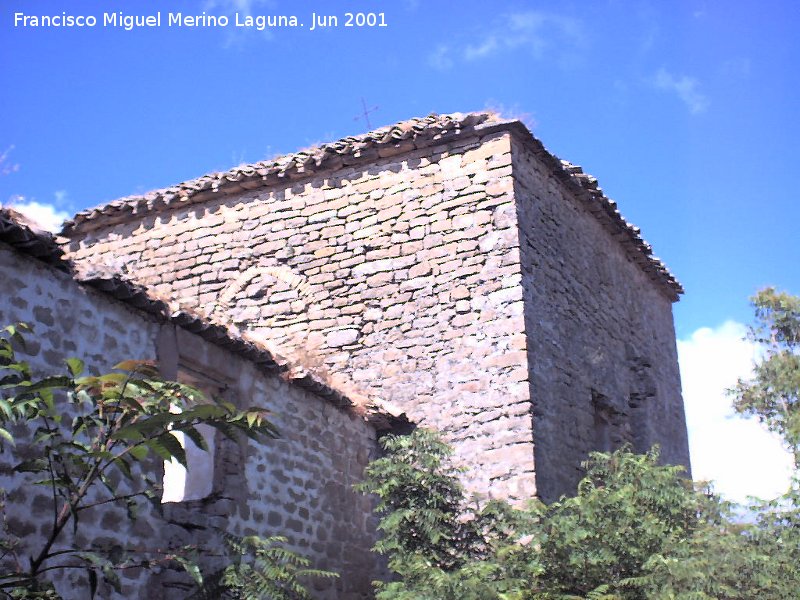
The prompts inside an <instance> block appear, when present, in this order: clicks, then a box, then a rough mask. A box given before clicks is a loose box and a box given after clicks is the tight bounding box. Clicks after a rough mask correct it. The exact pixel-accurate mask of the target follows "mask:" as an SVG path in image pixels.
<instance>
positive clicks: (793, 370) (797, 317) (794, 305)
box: [731, 288, 800, 469]
mask: <svg viewBox="0 0 800 600" xmlns="http://www.w3.org/2000/svg"><path fill="white" fill-rule="evenodd" d="M751 300H752V304H753V307H754V308H755V319H756V320H755V324H754V325H753V326H751V327H750V331H749V336H748V337H750V339H752V340H753V341H755V342H756V343H758V344H759V346H760V347H761V348H762V349H763V352H764V356H763V358H762V359H761V360H759V361H757V362H756V364H755V366H754V369H753V377H752V378H751V379H749V380H742V379H740V380H739V382H738V384H737V385H736V387H734V388H733V389H732V390H731V394H732V396H733V401H734V407H735V409H736V410H737V411H738V412H740V413H742V414H745V415H753V416H756V417H758V419H759V420H760V421H761V422H762V423H764V425H766V426H767V428H769V429H770V430H771V431H775V432H776V433H778V434H779V435H780V436H781V437H783V439H784V441H785V442H786V444H787V446H788V447H789V448H790V450H791V451H792V452H793V454H794V462H795V468H796V469H798V468H800V297H797V296H792V295H790V294H787V293H785V292H778V291H777V290H775V289H774V288H767V289H764V290H761V291H760V292H758V293H757V294H756V295H755V296H753V298H752V299H751Z"/></svg>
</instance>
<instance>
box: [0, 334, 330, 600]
mask: <svg viewBox="0 0 800 600" xmlns="http://www.w3.org/2000/svg"><path fill="white" fill-rule="evenodd" d="M29 331H30V330H29V328H28V327H26V326H24V325H17V326H10V327H6V328H5V329H4V330H3V331H2V335H0V392H1V393H2V395H0V444H2V446H1V447H0V449H2V450H3V451H5V452H9V453H10V454H11V458H12V461H11V462H12V464H14V462H15V463H16V464H14V466H13V471H14V472H15V473H16V474H17V475H16V478H17V481H22V482H23V483H22V485H25V486H34V485H36V486H45V488H46V489H47V490H49V495H50V496H51V503H52V522H51V523H50V524H49V526H47V528H46V529H45V530H44V531H45V534H44V536H43V538H42V541H41V544H40V546H38V547H36V548H34V552H33V553H32V554H31V555H30V557H26V558H23V557H22V556H20V555H19V550H20V548H21V547H22V544H21V540H20V539H17V538H15V537H14V536H12V535H9V533H8V529H7V528H6V531H5V532H4V534H3V538H2V540H0V561H2V562H0V567H2V571H0V596H2V597H14V598H57V597H58V596H57V595H56V594H55V590H54V588H53V586H52V584H51V582H50V580H49V578H50V576H51V575H53V574H57V573H59V572H64V571H65V570H67V569H84V570H85V571H86V574H87V579H88V584H89V588H90V589H89V595H90V596H92V597H93V596H94V595H95V593H96V590H97V587H98V581H99V578H100V577H102V578H103V579H104V580H105V581H106V582H107V583H109V584H110V585H111V586H113V587H114V588H116V589H117V590H118V591H119V589H120V579H119V575H118V574H119V572H120V570H124V569H128V568H153V567H155V566H158V565H165V564H167V563H173V564H175V565H176V566H177V565H180V566H181V567H183V568H184V569H185V570H186V571H187V572H188V573H189V574H190V575H191V576H192V577H193V578H194V579H195V580H196V582H197V585H198V588H199V589H200V590H201V592H203V591H204V590H207V589H209V588H210V587H212V586H213V587H214V588H215V589H216V590H217V591H218V592H219V590H227V592H226V593H229V595H228V596H226V597H232V598H234V597H235V598H287V599H288V598H306V597H308V596H307V595H304V594H305V591H304V588H303V586H302V585H301V584H300V583H299V581H300V580H299V579H298V578H299V577H302V576H308V575H328V576H330V575H331V574H324V573H320V572H315V571H311V570H308V569H305V568H304V567H305V566H306V564H307V563H306V561H305V560H304V559H302V558H301V557H299V556H297V555H295V554H294V553H292V552H290V551H288V550H286V549H284V548H282V546H281V543H282V540H279V539H274V538H273V539H267V540H261V539H260V538H256V537H249V538H245V539H243V540H239V541H238V542H235V543H234V542H231V544H229V545H228V548H227V551H225V552H220V551H219V550H218V549H215V550H214V551H213V552H211V554H213V555H214V556H215V557H216V558H217V559H220V558H222V559H223V560H225V559H227V560H228V561H230V565H229V567H227V568H226V569H224V570H223V571H222V572H223V573H224V575H225V577H224V578H217V580H215V579H214V578H213V577H212V578H211V579H210V580H209V581H206V580H204V579H203V577H202V575H201V573H200V570H199V568H198V566H197V564H196V562H195V560H194V559H195V558H197V557H199V556H200V555H202V554H203V553H209V552H208V551H207V549H203V548H197V547H185V548H178V549H167V550H165V549H159V548H151V549H142V548H137V549H131V548H126V547H124V546H122V545H119V546H114V547H111V548H107V547H106V548H78V547H74V546H72V545H70V544H69V543H68V539H67V538H68V537H69V536H68V535H67V534H66V532H69V531H72V533H73V534H74V533H76V532H78V531H80V527H81V523H82V521H81V517H82V515H84V513H85V512H86V511H88V510H90V509H93V508H97V507H101V506H108V505H121V506H123V507H125V508H126V509H127V514H128V517H129V518H131V519H133V518H135V517H136V512H137V509H138V506H139V501H140V500H143V499H146V500H149V501H151V502H152V504H153V506H154V507H155V509H156V510H160V508H161V506H160V494H159V493H158V491H159V486H158V485H157V482H156V481H155V478H154V476H153V474H154V471H156V470H157V469H155V468H154V467H155V466H156V464H157V463H158V462H159V461H161V460H164V461H169V460H173V459H174V460H177V461H178V462H179V463H180V464H182V465H183V466H184V467H186V466H187V461H186V453H185V450H184V448H183V447H182V446H181V444H180V443H179V442H178V439H177V438H176V437H175V435H174V433H176V432H182V433H184V434H185V436H186V438H187V439H189V440H191V441H192V442H193V443H194V444H196V445H197V446H198V447H200V448H202V449H204V450H208V448H207V445H206V442H205V440H204V438H203V436H202V435H201V434H200V432H199V431H198V429H197V426H198V425H201V424H202V425H208V426H211V427H213V428H215V429H217V430H218V431H220V432H222V434H224V435H225V436H227V437H229V438H237V437H239V436H246V437H248V438H251V439H254V440H257V441H263V440H265V439H269V438H274V437H276V436H277V431H276V429H275V427H274V426H273V425H272V423H271V422H270V421H269V420H268V418H267V417H268V413H267V411H266V410H264V409H263V408H260V407H250V408H247V409H245V410H240V409H238V408H237V407H235V406H234V405H233V404H231V403H229V402H226V401H224V400H221V399H217V398H206V397H204V396H203V395H202V393H201V392H199V391H198V390H196V389H195V388H192V387H190V386H186V385H183V384H180V383H177V382H174V381H165V380H164V379H162V378H161V377H160V376H159V374H158V371H157V369H155V367H153V366H152V365H150V364H148V363H146V362H141V361H127V362H124V363H120V364H118V365H117V366H116V367H115V368H114V369H115V370H114V372H111V373H107V374H103V375H99V376H87V375H83V370H84V365H83V363H82V361H80V360H78V359H74V358H73V359H68V360H67V361H66V365H65V373H64V374H63V375H55V376H47V377H43V378H37V377H35V376H34V373H33V372H32V370H31V368H30V366H29V364H28V363H27V362H25V361H23V360H20V359H19V358H18V357H17V350H18V349H21V348H22V349H24V347H25V338H24V334H27V333H28V332H29ZM31 489H32V488H31ZM0 508H2V507H0ZM230 539H231V540H234V538H230ZM27 550H28V551H30V548H27ZM267 584H269V585H267ZM279 591H281V593H282V594H283V595H281V594H280V593H278V592H279ZM223 596H224V595H223V594H222V593H218V594H217V595H216V596H215V597H223Z"/></svg>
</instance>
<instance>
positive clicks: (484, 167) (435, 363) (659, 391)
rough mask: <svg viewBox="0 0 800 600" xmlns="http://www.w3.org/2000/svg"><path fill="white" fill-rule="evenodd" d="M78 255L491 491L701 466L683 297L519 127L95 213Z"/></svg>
mask: <svg viewBox="0 0 800 600" xmlns="http://www.w3.org/2000/svg"><path fill="white" fill-rule="evenodd" d="M64 234H65V235H67V236H68V237H69V238H70V242H69V244H68V253H69V255H70V256H71V257H72V258H73V259H74V260H75V261H77V262H78V263H82V262H92V263H97V262H99V263H104V264H105V265H107V266H108V267H110V268H112V269H113V270H116V271H119V272H123V273H125V274H126V275H127V276H128V277H130V278H132V279H133V280H135V281H138V282H140V283H142V284H143V285H145V286H146V287H148V288H149V289H152V290H155V291H156V292H157V293H158V294H159V295H162V296H164V297H167V298H169V299H170V300H171V301H172V302H175V303H178V304H182V305H187V306H191V307H193V309H194V310H200V311H203V312H204V313H205V314H206V315H208V318H209V319H211V320H214V321H217V322H221V323H226V324H234V325H235V326H236V327H238V328H240V329H241V330H243V331H247V332H248V333H249V334H250V335H252V336H254V337H255V338H256V339H260V340H262V341H263V342H264V343H265V344H268V345H271V346H273V347H276V348H279V349H281V351H283V352H287V353H289V354H290V355H292V356H294V357H295V358H296V359H297V360H299V361H301V362H304V363H307V364H309V366H310V367H311V368H316V369H317V371H318V372H319V373H320V374H322V375H325V374H333V375H331V376H333V377H334V380H335V381H337V382H339V383H338V385H339V386H344V387H346V388H348V389H350V388H353V389H357V390H359V391H361V392H364V393H369V394H370V395H372V396H374V397H378V398H382V399H385V400H388V401H390V402H392V403H395V404H397V405H398V406H400V407H401V408H402V409H403V410H405V411H406V413H407V414H408V415H409V417H410V418H411V420H412V421H415V422H418V423H421V424H424V425H427V426H430V427H434V428H437V429H440V430H442V431H444V432H445V433H446V434H447V436H448V438H449V439H450V440H451V441H452V442H453V443H454V444H455V447H456V452H457V455H458V456H459V458H460V459H461V460H462V461H463V463H464V464H465V465H467V466H468V467H469V471H468V473H467V476H466V481H467V483H468V484H469V486H470V487H471V488H472V489H474V490H476V491H479V492H483V493H486V494H492V495H499V496H506V497H511V498H516V499H519V498H525V497H529V496H533V495H538V496H539V497H541V498H543V499H545V500H553V499H555V498H557V497H558V496H559V495H560V494H562V493H564V492H567V491H570V490H571V489H573V487H574V486H575V484H576V482H577V480H578V479H579V477H580V474H581V473H580V467H579V465H580V462H581V461H582V460H583V459H584V458H585V457H586V455H587V453H588V452H589V451H591V450H594V449H608V448H610V447H612V446H614V445H617V444H620V443H622V442H624V441H627V442H630V443H631V444H633V447H634V448H635V449H637V450H644V449H646V448H649V447H650V446H651V445H652V444H654V443H659V444H660V445H661V448H662V453H663V457H664V459H665V460H666V461H668V462H670V463H675V464H684V465H687V466H688V464H689V455H688V444H687V435H686V426H685V421H684V412H683V403H682V399H681V394H680V378H679V373H678V363H677V356H676V346H675V333H674V328H673V321H672V312H671V305H672V302H674V301H676V300H677V299H678V295H679V294H680V293H681V292H682V290H681V287H680V285H679V284H678V283H677V281H676V280H675V279H674V277H673V276H672V275H671V274H670V273H669V272H668V271H667V269H666V268H665V267H664V265H663V264H662V263H661V262H660V261H659V260H658V259H656V258H655V257H653V255H652V253H651V249H650V247H649V246H648V245H647V244H646V243H645V242H644V241H643V240H642V239H641V238H640V237H639V232H638V229H636V228H635V227H633V226H631V225H630V224H629V223H627V222H626V221H625V220H624V219H623V218H622V217H621V216H620V214H619V212H618V211H617V210H616V207H615V204H614V202H613V201H611V200H609V199H608V198H607V197H606V196H605V195H604V194H603V192H602V191H601V190H600V188H599V187H598V186H597V182H596V180H595V179H594V178H592V177H589V176H587V175H585V174H583V173H582V171H581V169H580V168H578V167H575V166H572V165H570V164H569V163H566V162H563V161H559V160H557V159H556V158H555V157H554V156H553V155H551V154H550V153H548V152H547V151H546V150H545V149H544V147H543V146H542V144H541V143H540V142H539V141H538V140H536V139H535V138H534V137H533V136H532V135H531V133H530V132H529V131H528V130H527V128H526V127H525V126H524V125H523V124H522V123H520V122H519V121H514V120H502V119H500V118H498V117H496V116H494V115H491V114H486V113H480V114H466V115H462V114H454V115H444V116H438V115H431V116H429V117H426V118H421V119H412V120H409V121H405V122H402V123H398V124H396V125H394V126H391V127H386V128H383V129H379V130H376V131H373V132H371V133H367V134H365V135H361V136H357V137H350V138H345V139H342V140H339V141H338V142H334V143H331V144H324V145H322V146H319V147H317V148H313V149H310V150H307V151H301V152H298V153H295V154H292V155H289V156H284V157H280V158H277V159H274V160H269V161H264V162H260V163H255V164H250V165H243V166H240V167H237V168H234V169H231V170H230V171H228V172H225V173H213V174H210V175H206V176H204V177H200V178H198V179H195V180H192V181H188V182H185V183H182V184H179V185H176V186H174V187H170V188H166V189H163V190H159V191H156V192H152V193H150V194H146V195H144V196H140V197H130V198H124V199H122V200H119V201H116V202H112V203H110V204H107V205H105V206H101V207H98V208H95V209H93V210H88V211H85V212H82V213H79V214H77V215H76V216H75V217H74V219H73V220H72V221H71V222H68V224H67V226H66V227H65V230H64Z"/></svg>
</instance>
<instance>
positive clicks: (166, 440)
mask: <svg viewBox="0 0 800 600" xmlns="http://www.w3.org/2000/svg"><path fill="white" fill-rule="evenodd" d="M157 439H158V441H159V442H161V444H162V445H163V446H164V448H166V449H167V451H168V452H169V454H170V458H174V459H175V460H177V461H178V463H180V464H181V465H183V466H184V467H186V468H188V464H187V462H186V450H184V448H183V446H181V443H180V442H179V441H178V438H176V437H175V436H174V435H172V433H164V434H162V435H160V436H158V438H157ZM165 460H169V459H165Z"/></svg>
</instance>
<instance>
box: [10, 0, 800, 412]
mask: <svg viewBox="0 0 800 600" xmlns="http://www.w3.org/2000/svg"><path fill="white" fill-rule="evenodd" d="M64 11H66V12H67V14H71V15H94V16H96V17H98V19H99V20H100V21H101V22H102V15H103V13H104V12H113V11H122V12H123V13H124V14H126V15H133V14H138V15H143V14H154V13H155V12H157V11H161V12H162V15H164V16H163V17H162V18H164V19H166V14H167V13H168V12H182V13H184V14H199V13H202V12H203V11H205V12H206V13H207V14H209V15H217V16H218V15H232V14H233V13H234V12H236V11H238V12H239V13H240V14H241V15H245V14H248V13H249V14H251V15H292V14H294V15H297V16H298V19H299V20H300V21H301V22H303V23H304V25H305V26H304V27H297V28H282V29H276V28H273V29H267V30H265V31H261V32H259V31H255V30H252V29H251V30H247V29H245V28H237V27H235V26H234V25H233V19H232V20H231V24H230V25H229V26H228V27H226V28H194V29H192V28H177V27H168V26H167V25H166V24H165V23H162V25H161V27H154V28H142V29H134V30H132V31H125V30H124V29H121V28H113V27H102V25H101V24H98V26H96V27H87V28H41V27H40V28H34V27H15V26H14V13H15V12H23V13H25V14H26V15H60V14H61V13H62V12H64ZM312 12H315V13H317V14H319V15H332V14H333V15H337V16H339V19H340V23H339V27H329V28H326V29H323V28H320V27H318V28H316V30H314V31H310V18H311V14H312ZM346 12H354V13H356V12H375V13H384V17H383V19H384V20H385V22H386V23H387V26H386V27H380V28H378V27H375V28H360V29H359V28H348V27H344V26H343V23H344V19H345V13H346ZM798 30H800V4H798V3H795V2H789V1H785V2H775V1H773V2H770V1H766V2H759V3H755V2H741V1H739V2H736V1H729V2H706V1H700V0H697V1H688V0H687V1H676V2H669V3H667V2H658V1H656V0H652V1H635V0H633V1H622V0H608V1H594V2H589V1H585V2H580V1H573V2H559V3H554V2H550V3H545V2H497V3H492V4H489V3H487V2H485V1H484V2H476V1H471V0H463V1H460V2H457V3H456V2H443V1H437V0H428V1H426V2H422V1H421V0H416V1H415V0H405V1H403V0H398V1H395V2H388V1H385V2H359V1H355V0H354V1H349V0H348V1H340V2H320V1H310V2H282V1H277V0H275V1H259V0H216V1H209V2H205V3H203V2H188V1H181V0H174V1H171V2H168V1H164V2H135V1H133V0H128V1H109V0H103V1H100V0H98V1H91V0H86V1H83V2H80V3H76V2H69V1H67V0H62V1H60V2H56V1H44V0H39V1H36V2H31V1H29V0H3V2H2V4H0V88H2V89H3V90H4V91H3V92H2V94H0V115H2V116H0V123H2V127H0V152H2V151H3V150H6V149H8V148H10V147H11V146H13V149H12V150H11V152H10V153H9V154H8V158H7V159H6V161H5V163H4V164H5V165H6V166H8V165H11V166H14V165H17V166H18V169H17V170H16V171H14V172H12V173H10V174H7V175H5V176H2V177H0V202H4V203H8V202H9V201H12V199H14V198H16V202H17V204H24V203H30V202H33V201H35V202H38V203H39V204H40V205H44V206H46V207H51V208H53V209H54V210H56V211H62V212H66V213H72V212H75V211H77V210H80V209H83V208H87V207H89V206H93V205H96V204H99V203H102V202H105V201H108V200H112V199H115V198H118V197H121V196H125V195H128V194H132V193H140V192H145V191H147V190H149V189H152V188H157V187H163V186H166V185H170V184H172V183H176V182H178V181H181V180H185V179H188V178H192V177H195V176H198V175H201V174H203V173H206V172H209V171H214V170H220V169H226V168H229V167H231V166H233V165H235V164H238V163H241V162H251V161H256V160H260V159H264V158H267V157H269V156H272V155H275V154H279V153H285V152H291V151H294V150H296V149H299V148H302V147H307V146H310V145H314V144H316V143H320V142H325V141H331V140H334V139H337V138H339V137H342V136H345V135H350V134H355V133H360V132H362V131H365V130H366V129H367V127H366V123H365V121H364V119H363V118H362V119H360V120H356V119H355V117H356V116H357V115H358V114H359V113H360V111H361V102H362V98H363V99H364V100H365V101H366V103H367V105H368V106H369V107H373V106H377V107H378V108H377V109H376V110H375V111H374V112H372V113H370V115H369V118H370V121H371V123H372V125H373V126H374V127H377V126H380V125H385V124H389V123H392V122H395V121H399V120H403V119H406V118H409V117H412V116H421V115H425V114H427V113H429V112H432V111H435V112H454V111H462V112H464V111H470V110H481V109H484V108H494V109H497V110H500V111H501V112H502V113H503V114H505V115H506V116H512V117H514V116H515V117H520V118H522V119H523V120H524V121H525V122H526V123H528V124H529V126H530V127H531V129H532V131H533V133H534V134H535V135H536V136H537V137H538V138H540V139H541V140H542V141H543V142H544V144H545V146H546V147H547V148H548V149H549V150H550V151H551V152H553V153H555V154H556V155H558V156H559V157H561V158H565V159H567V160H570V161H572V162H574V163H577V164H580V165H582V166H583V167H584V168H585V170H586V171H587V172H589V173H592V174H593V175H595V176H596V177H598V179H599V181H600V184H601V186H602V187H603V189H604V190H605V192H606V194H607V195H608V196H610V197H611V198H614V199H615V200H617V202H618V203H619V206H620V210H621V211H622V213H623V214H624V215H625V216H626V217H627V218H628V220H630V221H632V222H633V223H635V224H636V225H638V226H640V227H641V228H642V231H643V235H644V237H645V239H647V240H648V241H649V242H650V243H652V244H653V246H654V249H655V252H656V254H657V255H658V256H659V257H661V258H662V259H663V260H664V261H665V262H666V264H667V265H668V266H669V267H670V269H671V270H672V271H673V272H674V273H675V274H676V275H677V277H678V278H679V280H680V281H681V282H682V283H683V284H684V286H685V287H686V292H687V293H686V295H685V296H684V298H683V299H682V300H681V302H679V303H678V304H677V305H676V307H675V316H676V329H677V333H678V337H679V338H680V339H681V340H684V341H685V342H687V343H689V342H690V341H691V340H692V339H693V338H692V336H694V335H695V334H696V333H697V332H698V330H700V329H701V328H704V327H705V328H710V330H711V332H712V333H713V334H714V335H716V336H725V335H727V336H728V338H730V340H731V342H730V343H731V344H733V343H734V342H735V341H736V340H734V339H733V337H731V332H732V331H734V329H730V327H729V328H728V329H724V330H723V324H724V323H725V322H731V323H746V322H748V320H749V318H750V309H749V307H748V304H747V298H748V296H750V295H751V294H752V293H754V292H755V291H756V289H758V288H759V287H762V286H764V285H768V284H772V285H777V286H779V287H782V288H784V289H787V290H789V291H791V292H794V293H800V266H798V263H799V262H800V261H798V252H797V241H796V238H797V236H796V233H795V231H796V229H797V226H798V223H799V222H800V203H798V201H797V198H796V196H797V192H796V188H797V182H798V180H800V168H798V166H797V163H798V160H800V157H799V156H798V140H800V118H798V116H797V107H798V106H800V36H798V35H797V31H798ZM728 338H724V339H728ZM715 339H717V338H715ZM698 340H702V336H700V337H699V338H697V339H696V340H695V341H696V342H697V343H698V344H699V343H701V341H698ZM701 354H702V355H704V356H706V357H707V358H708V357H712V355H713V356H718V355H719V353H718V352H717V353H716V354H715V353H714V352H712V351H711V350H708V351H707V352H701ZM719 360H720V361H722V360H723V359H722V358H719ZM704 368H705V369H706V370H707V369H709V368H710V367H709V366H708V365H705V366H704ZM687 391H688V390H687ZM688 401H689V399H688V398H687V402H688ZM690 426H691V423H690Z"/></svg>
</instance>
